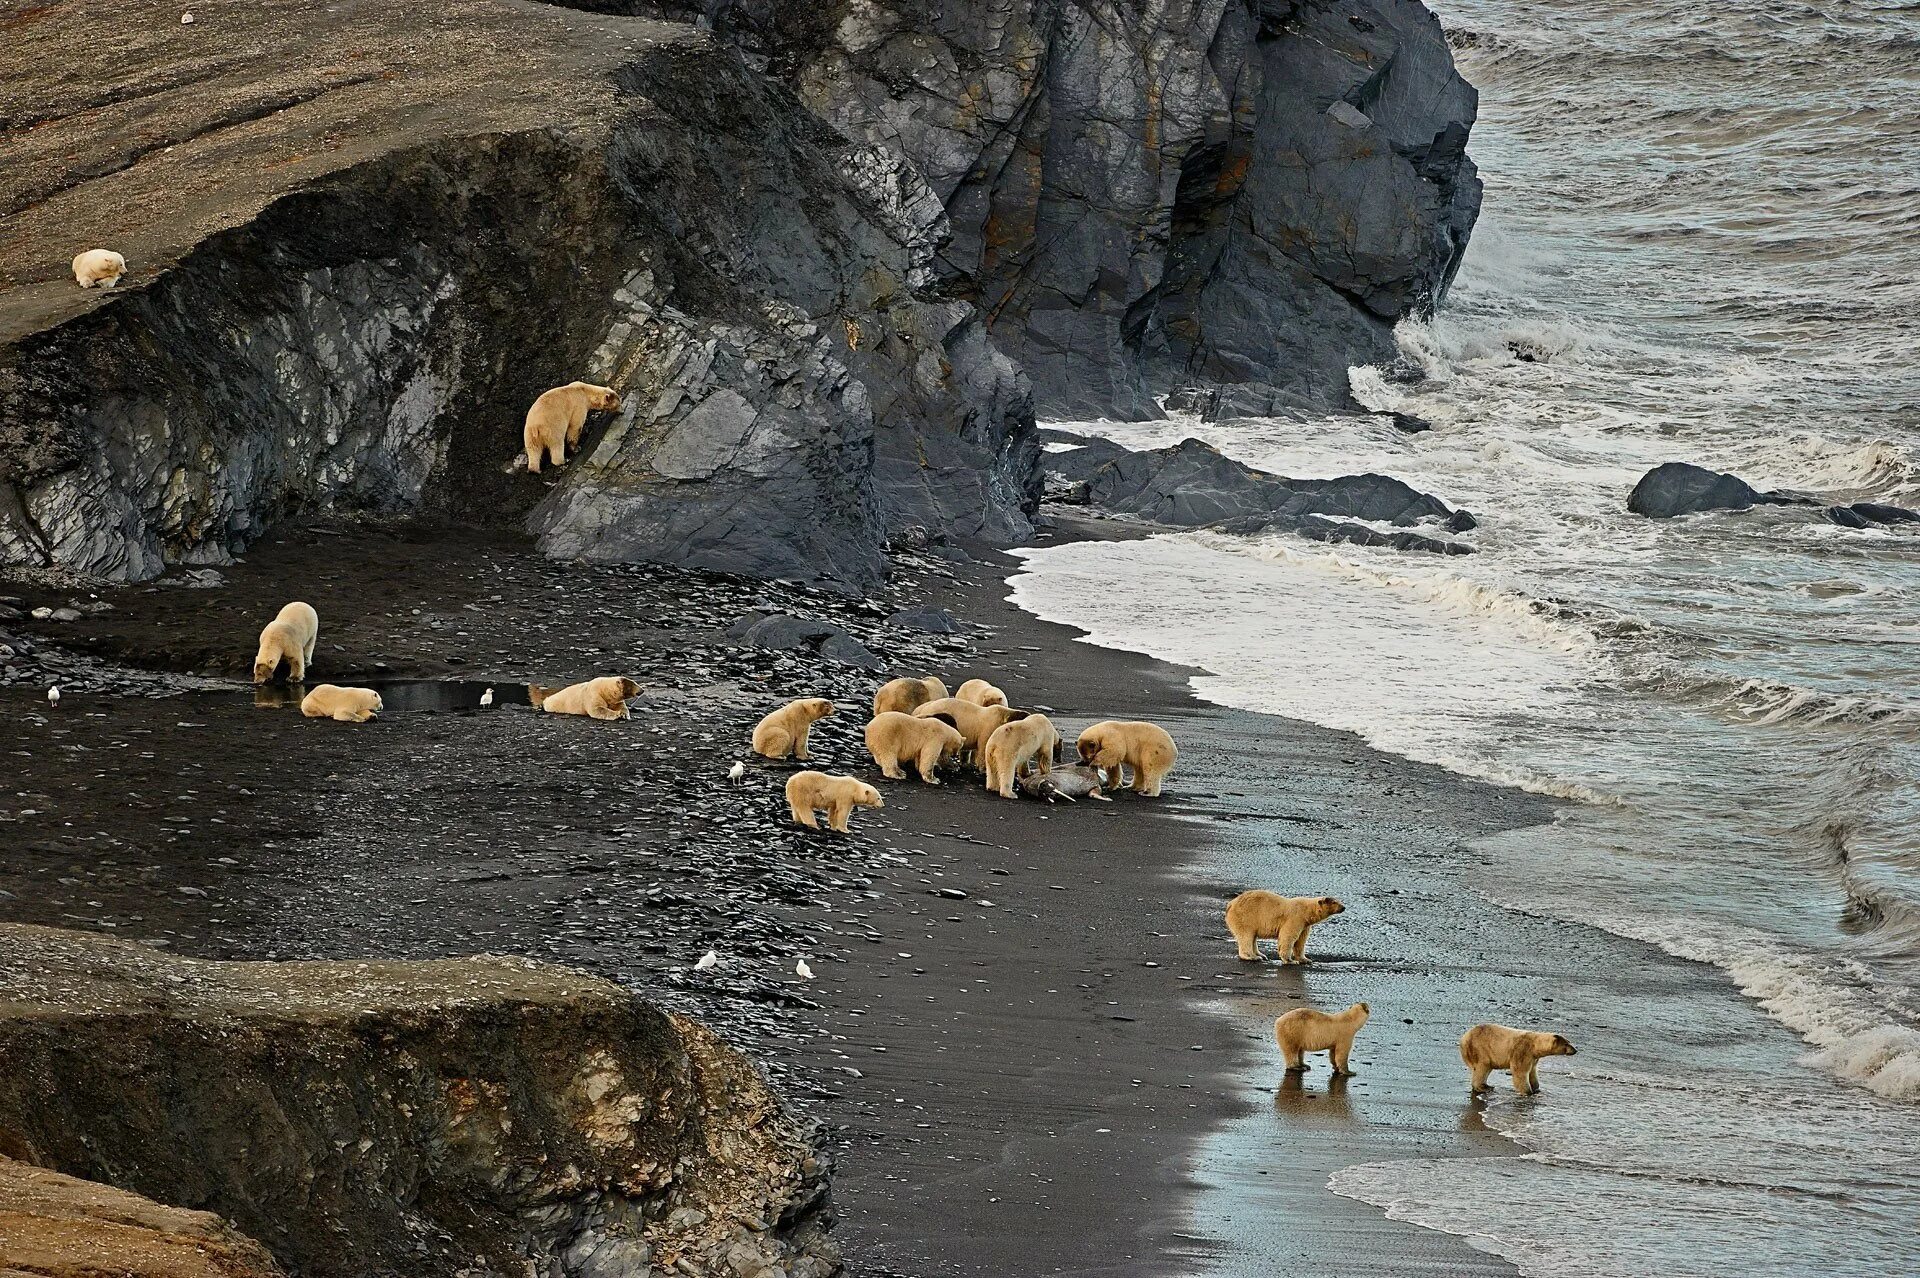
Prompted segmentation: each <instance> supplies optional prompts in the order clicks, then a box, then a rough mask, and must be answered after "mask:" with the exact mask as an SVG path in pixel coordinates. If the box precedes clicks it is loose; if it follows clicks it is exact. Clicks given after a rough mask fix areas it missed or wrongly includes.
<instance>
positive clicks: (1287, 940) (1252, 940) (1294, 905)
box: [1227, 888, 1347, 963]
mask: <svg viewBox="0 0 1920 1278" xmlns="http://www.w3.org/2000/svg"><path fill="white" fill-rule="evenodd" d="M1346 908H1347V907H1346V906H1344V905H1342V904H1340V902H1339V901H1338V900H1336V899H1335V898H1333V897H1331V896H1281V895H1280V894H1279V893H1277V892H1265V891H1261V890H1259V889H1257V888H1256V889H1255V890H1254V891H1251V892H1242V893H1241V894H1240V895H1239V896H1236V897H1234V898H1233V900H1232V901H1230V902H1229V903H1228V904H1227V931H1229V932H1231V933H1233V941H1234V944H1235V945H1238V946H1239V947H1240V957H1241V958H1243V959H1249V960H1252V959H1258V958H1259V957H1260V942H1262V941H1275V942H1277V943H1278V945H1279V949H1280V961H1281V962H1282V963H1287V962H1293V963H1304V962H1306V961H1307V933H1308V932H1310V931H1312V930H1313V925H1314V924H1316V923H1325V922H1326V921H1327V920H1328V919H1330V918H1332V917H1333V916H1334V915H1336V914H1343V913H1345V912H1346Z"/></svg>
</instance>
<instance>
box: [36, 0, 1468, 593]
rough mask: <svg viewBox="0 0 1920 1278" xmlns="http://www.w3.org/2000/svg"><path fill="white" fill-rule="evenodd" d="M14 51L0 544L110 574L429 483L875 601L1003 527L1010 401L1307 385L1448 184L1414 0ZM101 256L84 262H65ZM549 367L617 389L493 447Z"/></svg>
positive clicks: (75, 33)
mask: <svg viewBox="0 0 1920 1278" xmlns="http://www.w3.org/2000/svg"><path fill="white" fill-rule="evenodd" d="M701 5H704V6H705V7H704V8H702V7H701ZM648 14H651V15H652V16H644V15H648ZM635 15H642V16H635ZM100 24H107V25H110V26H111V27H112V29H113V30H114V31H115V39H114V40H113V41H110V42H103V41H99V40H95V39H92V38H90V37H89V32H90V31H92V30H94V29H96V28H97V27H98V26H99V25H100ZM8 36H9V39H10V41H11V42H12V48H11V51H10V54H9V61H10V74H9V77H8V82H7V84H6V85H5V86H4V88H0V125H4V127H5V128H6V129H7V131H8V147H9V151H10V162H9V163H8V164H7V165H5V166H3V167H0V217H4V219H5V224H4V230H0V564H12V565H16V566H57V567H61V568H66V569H72V570H76V571H79V572H82V573H88V574H94V575H99V576H106V577H115V578H122V579H142V578H146V577H151V576H153V575H155V574H157V573H159V572H161V571H163V570H164V568H165V567H166V566H167V565H169V564H178V563H213V562H219V561H221V560H223V559H225V558H227V557H229V556H231V555H233V554H235V553H238V552H240V551H243V550H244V548H245V547H246V546H247V545H248V544H249V542H250V541H251V540H253V539H254V538H255V537H256V536H257V535H258V533H259V531H260V529H262V528H263V527H265V526H267V525H269V524H272V523H274V522H276V521H278V520H282V519H285V518H288V517H291V516H298V515H305V514H310V513H357V512H368V513H374V514H413V513H417V512H422V511H426V512H437V513H445V514H450V515H454V516H457V517H476V516H477V517H481V518H486V519H508V520H514V521H520V520H524V521H525V522H526V523H527V524H528V526H529V527H530V528H531V529H532V530H533V531H534V533H535V534H536V535H537V536H538V537H539V538H540V540H541V543H542V545H543V546H544V547H545V548H546V549H547V550H548V551H549V552H550V553H553V554H555V555H559V556H566V557H588V558H600V559H608V560H633V559H653V560H659V561H664V562H670V563H678V564H686V565H692V566H698V567H709V568H718V569H726V570H731V571H743V572H750V573H757V574H762V575H769V576H792V577H801V578H809V579H821V580H827V581H833V582H838V583H842V584H845V585H848V586H852V587H855V588H862V587H865V586H869V585H871V584H872V583H873V582H874V581H875V580H877V579H878V577H879V576H880V574H881V573H882V572H883V571H884V549H885V547H886V545H887V543H888V541H889V540H890V539H891V538H894V537H897V536H899V535H901V534H903V533H906V532H908V531H909V530H911V529H913V528H914V527H916V526H918V527H925V528H928V529H932V530H934V531H937V532H940V533H946V534H952V535H960V536H979V537H983V538H986V539H989V540H1000V541H1008V540H1015V539H1018V538H1020V537H1022V536H1024V535H1025V533H1026V531H1027V530H1028V528H1029V523H1028V520H1029V517H1030V515H1031V513H1032V512H1033V510H1034V508H1035V506H1036V503H1037V501H1038V498H1039V492H1040V471H1039V466H1038V446H1037V444H1036V443H1035V440H1034V435H1033V405H1034V396H1033V392H1032V389H1031V387H1037V388H1038V390H1039V400H1040V403H1041V404H1042V405H1043V406H1044V407H1045V408H1046V409H1047V410H1048V411H1050V412H1060V413H1090V412H1096V411H1098V412H1111V413H1118V414H1125V415H1141V414H1152V413H1155V412H1157V411H1158V409H1157V407H1156V405H1155V404H1154V402H1153V399H1152V398H1151V397H1152V396H1153V395H1154V394H1155V393H1157V392H1160V391H1164V390H1167V389H1169V388H1171V387H1173V386H1175V385H1179V384H1186V383H1194V382H1199V383H1211V382H1231V383H1241V384H1248V385H1250V386H1252V387H1253V388H1254V394H1255V397H1256V398H1259V397H1261V396H1266V397H1267V398H1268V400H1271V399H1275V398H1278V399H1297V398H1305V399H1309V400H1312V401H1315V402H1319V403H1329V402H1336V401H1340V400H1342V399H1343V398H1344V394H1345V374H1344V370H1345V368H1346V366H1347V365H1348V364H1349V363H1351V362H1354V361H1356V360H1370V359H1376V358H1380V357H1382V356H1383V355H1385V354H1387V353H1388V352H1389V349H1390V341H1389V330H1390V326H1391V324H1392V322H1393V321H1394V320H1396V319H1397V318H1398V317H1400V316H1401V315H1404V314H1406V313H1409V312H1410V311H1414V310H1418V309H1420V308H1422V307H1424V306H1427V305H1429V304H1430V303H1431V302H1432V300H1433V299H1434V298H1435V297H1436V296H1437V295H1438V293H1439V292H1440V290H1441V289H1442V288H1443V287H1444V285H1445V282H1446V280H1447V279H1448V277H1449V276H1450V274H1451V272H1452V270H1453V268H1454V266H1455V265H1456V263H1457V261H1458V257H1459V253H1460V250H1461V247H1462V246H1463V244H1464V243H1465V239H1466V235H1467V233H1468V230H1469V228H1470V226H1471V224H1472V220H1473V215H1474V211H1475V209H1476V207H1477V201H1478V184H1477V182H1476V180H1475V178H1474V176H1473V168H1472V165H1471V163H1470V162H1468V161H1467V160H1466V158H1465V154H1464V146H1465V142H1466V136H1467V129H1468V127H1469V126H1470V124H1471V121H1472V118H1473V109H1474V99H1473V93H1472V90H1471V89H1470V88H1469V87H1468V86H1467V85H1465V84H1464V82H1462V81H1461V80H1460V79H1459V77H1458V76H1457V75H1456V74H1455V73H1454V71H1453V67H1452V63H1451V60H1450V59H1449V57H1448V55H1447V52H1446V47H1445V44H1444V42H1443V41H1442V39H1441V37H1440V33H1439V29H1438V25H1437V23H1435V21H1434V20H1433V18H1432V17H1431V15H1429V14H1428V13H1427V12H1426V11H1425V10H1424V9H1423V8H1422V7H1421V6H1420V5H1419V4H1417V3H1415V2H1414V0H1335V2H1330V3H1317V2H1315V0H1199V2H1197V3H1166V2H1164V0H1104V2H1102V3H1087V4H1080V3H1076V4H1068V3H1066V2H1065V0H1017V2H1015V3H1010V4H1009V3H1005V2H1004V0H992V2H988V0H963V2H961V3H954V4H943V5H938V6H933V5H925V4H921V3H919V2H918V0H834V2H833V3H828V4H824V5H805V6H796V5H774V4H771V3H765V2H764V0H747V2H745V3H741V2H738V0H726V3H724V4H720V3H718V2H717V0H713V2H712V3H709V2H708V0H700V3H699V4H695V3H694V2H693V0H686V3H680V2H679V0H668V2H666V3H661V4H650V3H642V2H640V0H580V2H579V3H578V4H576V5H573V6H570V7H568V6H556V5H539V4H521V3H514V2H513V0H436V3H433V4H428V5H408V6H353V7H350V8H348V9H346V10H342V11H338V12H336V11H333V10H323V9H319V8H316V7H315V6H311V5H306V4H302V3H299V2H298V0H262V2H261V3H259V4H254V5H244V6H225V7H219V8H216V9H210V10H208V11H206V12H205V13H202V14H199V15H197V21H196V22H195V23H193V24H191V25H181V24H180V23H179V21H178V15H177V14H176V13H172V12H170V11H162V10H160V9H153V8H139V9H135V10H131V11H130V10H126V9H124V8H122V7H120V6H114V5H109V4H108V3H107V2H106V0H73V2H71V3H68V4H65V5H60V6H41V7H35V8H30V9H28V10H26V11H24V12H23V13H22V14H21V15H20V16H19V17H17V18H16V19H14V20H12V21H11V24H10V27H9V30H8ZM93 245H105V246H111V247H114V248H117V249H118V250H120V251H121V252H123V253H125V254H126V256H127V258H128V260H129V262H130V264H131V270H130V274H129V277H128V279H127V280H126V281H125V282H123V283H122V284H121V286H120V288H119V289H117V290H115V291H114V292H112V293H110V294H103V293H100V292H85V291H82V290H80V289H79V288H77V287H76V286H75V285H74V284H73V282H72V280H71V278H70V277H69V276H67V275H66V263H67V261H68V259H69V258H70V257H71V256H72V254H73V253H74V252H75V251H77V250H78V249H80V248H83V247H89V246H93ZM1023 366H1024V368H1025V370H1026V372H1025V374H1023V372H1022V367H1023ZM576 377H582V378H587V379H592V380H606V381H610V382H612V383H614V384H616V385H617V386H618V387H619V388H620V389H621V390H622V391H623V392H624V394H625V396H626V404H625V407H624V409H623V410H622V412H621V413H620V414H619V415H618V417H617V418H616V419H615V420H613V421H611V422H598V423H595V424H594V426H593V427H592V428H591V429H590V433H589V435H588V437H587V440H586V441H585V442H586V449H587V451H586V454H585V455H584V457H583V458H582V459H580V460H579V461H576V462H575V463H574V464H573V465H572V466H570V467H569V468H567V469H566V470H564V471H562V472H560V475H559V477H558V478H557V479H553V478H551V477H549V478H547V479H541V478H535V477H532V476H528V475H524V474H509V473H502V467H503V466H504V464H505V463H506V462H507V461H508V460H509V459H510V458H511V457H512V456H513V455H514V454H515V453H517V452H518V450H519V428H520V421H521V418H522V415H523V414H524V411H525V407H526V405H527V403H528V402H529V401H530V400H531V398H532V397H533V396H534V395H535V394H537V393H538V391H539V390H541V389H543V388H545V387H546V386H549V385H553V384H556V383H559V382H563V381H567V380H572V379H573V378H576ZM1029 377H1031V379H1032V380H1031V383H1030V382H1029V380H1028V378H1029Z"/></svg>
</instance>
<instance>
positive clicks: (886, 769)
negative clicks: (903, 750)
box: [873, 746, 907, 781]
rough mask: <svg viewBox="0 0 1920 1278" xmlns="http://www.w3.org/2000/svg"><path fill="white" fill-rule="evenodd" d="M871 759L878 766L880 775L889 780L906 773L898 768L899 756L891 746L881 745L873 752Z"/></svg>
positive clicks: (899, 778)
mask: <svg viewBox="0 0 1920 1278" xmlns="http://www.w3.org/2000/svg"><path fill="white" fill-rule="evenodd" d="M873 761H874V762H875V763H876V764H878V765H879V766H880V775H881V776H883V777H885V778H886V779H887V780H889V781H898V780H901V779H902V778H904V777H905V776H906V775H907V774H906V773H904V772H902V771H901V770H900V756H899V755H897V754H895V753H894V752H893V750H892V748H891V747H889V746H881V747H880V748H879V749H878V750H875V751H874V752H873Z"/></svg>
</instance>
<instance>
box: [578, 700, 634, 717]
mask: <svg viewBox="0 0 1920 1278" xmlns="http://www.w3.org/2000/svg"><path fill="white" fill-rule="evenodd" d="M625 709H626V707H625V706H610V705H608V704H607V703H606V702H604V701H601V702H596V703H595V704H593V705H590V706H588V707H587V714H588V715H589V716H591V717H592V718H595V719H618V718H621V717H623V716H622V713H621V712H622V711H624V710H625Z"/></svg>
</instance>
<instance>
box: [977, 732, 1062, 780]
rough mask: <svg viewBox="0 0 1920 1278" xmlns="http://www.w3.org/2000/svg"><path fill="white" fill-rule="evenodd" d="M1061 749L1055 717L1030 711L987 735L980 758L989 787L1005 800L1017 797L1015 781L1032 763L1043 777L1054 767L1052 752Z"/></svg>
mask: <svg viewBox="0 0 1920 1278" xmlns="http://www.w3.org/2000/svg"><path fill="white" fill-rule="evenodd" d="M1059 748H1060V734H1059V733H1058V732H1056V731H1055V730H1054V727H1053V720H1051V719H1049V718H1047V716H1045V715H1044V714H1030V715H1027V716H1026V717H1024V718H1020V719H1015V720H1013V721H1012V722H1010V723H1003V724H1001V725H1000V726H999V727H998V728H995V729H994V730H993V735H992V736H990V737H988V738H987V747H986V750H985V751H984V752H983V753H982V755H981V761H982V762H983V763H984V764H985V765H986V770H987V789H989V790H992V791H993V792H994V793H996V794H998V795H999V796H1000V797H1001V798H1003V799H1013V798H1018V797H1019V795H1018V792H1017V791H1015V789H1014V788H1013V787H1014V782H1015V781H1016V780H1018V779H1019V776H1020V773H1021V771H1022V770H1023V769H1024V768H1026V767H1027V766H1028V765H1029V764H1031V765H1033V767H1035V768H1036V769H1038V770H1039V773H1040V775H1041V776H1045V775H1047V773H1049V772H1051V771H1052V770H1053V752H1054V751H1055V750H1058V749H1059Z"/></svg>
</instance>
